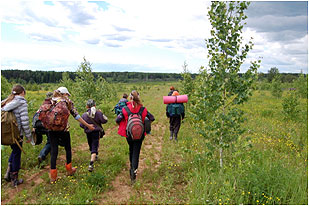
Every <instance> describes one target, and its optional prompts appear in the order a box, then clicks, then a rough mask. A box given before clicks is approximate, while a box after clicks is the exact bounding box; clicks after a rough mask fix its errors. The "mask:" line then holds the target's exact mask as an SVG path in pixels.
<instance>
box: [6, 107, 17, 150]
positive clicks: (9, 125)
mask: <svg viewBox="0 0 309 206" xmlns="http://www.w3.org/2000/svg"><path fill="white" fill-rule="evenodd" d="M19 140H20V133H19V129H18V124H17V120H16V117H15V115H14V113H13V112H7V111H1V144H2V145H12V144H18V142H19Z"/></svg>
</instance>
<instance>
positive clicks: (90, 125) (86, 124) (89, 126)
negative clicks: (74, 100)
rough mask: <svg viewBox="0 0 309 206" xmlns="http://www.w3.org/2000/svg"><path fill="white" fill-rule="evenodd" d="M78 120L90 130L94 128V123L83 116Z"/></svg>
mask: <svg viewBox="0 0 309 206" xmlns="http://www.w3.org/2000/svg"><path fill="white" fill-rule="evenodd" d="M77 121H79V122H80V123H81V124H83V125H84V126H86V127H88V129H89V130H91V131H92V130H94V125H93V124H88V123H87V122H86V121H85V120H84V119H83V118H81V117H80V116H79V118H78V119H77Z"/></svg>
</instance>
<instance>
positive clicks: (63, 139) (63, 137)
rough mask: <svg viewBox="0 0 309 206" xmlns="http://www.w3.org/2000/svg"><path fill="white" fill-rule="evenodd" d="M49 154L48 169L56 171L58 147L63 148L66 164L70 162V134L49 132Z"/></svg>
mask: <svg viewBox="0 0 309 206" xmlns="http://www.w3.org/2000/svg"><path fill="white" fill-rule="evenodd" d="M49 138H50V145H51V152H50V168H51V169H56V161H57V156H58V146H59V145H61V146H64V149H65V153H66V160H67V164H69V163H71V162H72V151H71V138H70V132H63V131H60V132H58V131H49Z"/></svg>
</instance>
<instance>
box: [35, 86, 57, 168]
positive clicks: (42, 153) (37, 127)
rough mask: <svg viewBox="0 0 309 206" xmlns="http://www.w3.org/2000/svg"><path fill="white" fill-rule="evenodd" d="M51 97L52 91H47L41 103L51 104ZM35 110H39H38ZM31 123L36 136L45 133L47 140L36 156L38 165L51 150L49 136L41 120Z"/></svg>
mask: <svg viewBox="0 0 309 206" xmlns="http://www.w3.org/2000/svg"><path fill="white" fill-rule="evenodd" d="M52 97H53V93H52V92H47V94H46V98H45V100H44V101H43V103H42V104H51V99H52ZM37 112H39V110H38V111H37ZM32 124H34V126H33V131H34V132H35V133H36V135H37V136H39V135H41V136H42V135H43V134H45V135H46V137H47V142H46V144H45V146H44V147H43V149H42V150H41V151H40V154H39V156H38V162H39V165H40V164H41V163H42V162H43V161H44V160H45V159H46V156H47V155H48V154H49V153H50V150H51V146H50V138H49V135H48V131H47V129H46V128H45V127H44V126H43V125H42V122H41V121H40V120H37V121H36V122H32Z"/></svg>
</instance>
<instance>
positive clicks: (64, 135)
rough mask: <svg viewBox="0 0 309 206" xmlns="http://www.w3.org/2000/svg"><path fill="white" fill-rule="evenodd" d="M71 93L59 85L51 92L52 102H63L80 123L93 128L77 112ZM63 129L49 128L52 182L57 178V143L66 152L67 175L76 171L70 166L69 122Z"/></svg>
mask: <svg viewBox="0 0 309 206" xmlns="http://www.w3.org/2000/svg"><path fill="white" fill-rule="evenodd" d="M69 96H71V94H70V93H69V91H68V89H67V88H66V87H59V88H58V89H57V90H55V91H54V93H53V98H52V104H53V105H56V104H58V103H59V102H61V101H62V102H65V103H66V104H65V105H66V107H67V109H68V110H69V113H70V114H71V115H72V116H73V117H74V118H75V119H76V120H77V121H79V122H80V123H82V124H83V125H85V126H86V127H87V128H88V129H89V130H91V131H92V130H94V128H95V127H94V126H93V125H92V124H88V123H87V122H85V121H84V120H83V119H82V118H81V116H80V115H79V114H78V112H77V110H76V108H75V107H74V105H73V102H72V101H71V100H70V99H69ZM64 127H65V129H64V130H63V131H53V130H52V129H49V137H50V145H51V158H50V182H51V183H53V182H55V181H56V180H57V169H56V161H57V156H58V145H61V146H64V148H65V152H66V164H65V167H66V171H67V175H68V176H71V175H73V174H74V173H75V172H76V168H74V167H72V151H71V137H70V132H69V130H68V129H69V123H68V122H66V125H64Z"/></svg>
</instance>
